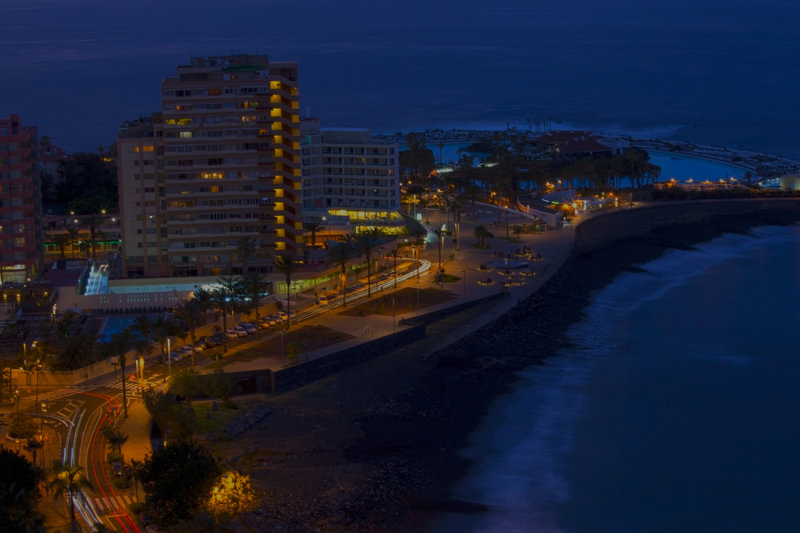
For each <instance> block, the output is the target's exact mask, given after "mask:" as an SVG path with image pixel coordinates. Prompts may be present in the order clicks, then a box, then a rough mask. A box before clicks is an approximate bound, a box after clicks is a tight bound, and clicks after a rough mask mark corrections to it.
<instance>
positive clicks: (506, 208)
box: [506, 206, 508, 240]
mask: <svg viewBox="0 0 800 533" xmlns="http://www.w3.org/2000/svg"><path fill="white" fill-rule="evenodd" d="M506 240H508V206H506Z"/></svg>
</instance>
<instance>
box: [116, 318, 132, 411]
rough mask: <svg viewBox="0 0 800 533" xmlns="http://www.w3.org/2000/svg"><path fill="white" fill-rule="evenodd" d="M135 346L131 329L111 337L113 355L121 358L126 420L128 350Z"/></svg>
mask: <svg viewBox="0 0 800 533" xmlns="http://www.w3.org/2000/svg"><path fill="white" fill-rule="evenodd" d="M132 345H133V334H132V333H131V329H130V328H125V329H123V330H122V331H119V332H117V333H114V334H113V335H112V336H111V353H112V354H116V355H117V357H119V367H120V368H121V369H122V373H121V374H120V378H121V379H122V411H123V413H125V418H128V392H127V389H126V386H127V383H128V380H127V379H126V376H125V365H126V363H127V358H128V350H130V349H131V346H132Z"/></svg>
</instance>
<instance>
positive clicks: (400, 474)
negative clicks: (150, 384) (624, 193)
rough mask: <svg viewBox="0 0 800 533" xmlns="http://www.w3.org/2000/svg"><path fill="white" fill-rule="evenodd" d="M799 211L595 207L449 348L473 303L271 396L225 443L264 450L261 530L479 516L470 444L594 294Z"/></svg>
mask: <svg viewBox="0 0 800 533" xmlns="http://www.w3.org/2000/svg"><path fill="white" fill-rule="evenodd" d="M799 220H800V200H796V199H795V200H792V199H775V200H725V201H708V202H685V203H664V204H657V205H654V206H648V207H643V208H638V209H624V210H618V211H615V212H612V213H609V214H607V215H603V216H598V217H594V218H592V219H589V220H587V221H585V222H583V223H582V224H581V225H580V226H578V228H577V229H576V241H575V245H574V248H573V252H572V254H571V255H570V257H569V258H568V259H567V260H566V261H565V263H564V264H563V265H562V267H561V268H560V269H559V270H558V271H557V272H556V273H555V274H554V275H553V277H552V278H551V279H550V280H549V281H548V282H547V283H545V285H544V286H542V287H541V288H540V289H539V290H538V291H537V292H535V293H534V294H533V295H531V296H530V297H528V298H526V299H524V300H522V301H521V302H519V303H517V304H516V305H515V306H514V307H513V308H512V309H511V310H510V311H508V312H507V313H505V314H503V315H502V316H499V317H497V318H496V319H494V320H493V321H492V322H490V323H489V324H488V325H486V326H484V327H482V328H479V329H476V330H474V331H473V332H471V333H469V334H468V335H466V336H465V337H463V338H461V339H460V340H457V341H455V342H452V343H451V344H449V345H447V346H442V344H443V342H444V341H446V340H447V339H448V333H449V332H450V331H452V330H453V329H454V328H457V327H459V326H462V325H463V324H464V323H468V322H469V321H470V320H471V319H474V318H475V317H476V316H477V314H478V313H486V312H490V313H491V312H492V310H491V309H485V308H483V309H472V310H468V311H464V312H461V313H459V314H457V315H454V316H451V317H449V318H447V319H445V320H443V321H441V322H439V323H437V324H434V325H432V326H430V327H429V328H428V336H427V338H426V339H424V340H422V341H420V342H417V343H415V344H412V345H409V346H405V347H402V348H400V349H398V350H397V351H395V352H393V353H391V354H388V355H386V356H382V357H379V358H376V359H374V360H372V361H369V362H367V363H364V364H361V365H359V366H356V367H353V368H351V369H348V370H346V371H343V372H341V373H339V374H337V375H335V376H332V377H330V378H327V379H325V380H322V381H320V382H318V383H315V384H313V385H310V386H308V387H305V388H303V389H300V390H298V391H295V392H293V393H290V394H286V395H284V396H281V397H280V398H277V399H274V400H270V401H271V402H272V403H273V406H274V411H273V413H272V415H271V416H270V417H268V418H267V419H266V420H265V421H263V422H262V423H260V424H259V425H258V426H257V427H255V428H253V429H252V430H250V431H248V432H247V433H245V434H244V435H242V436H241V437H240V438H238V439H237V440H235V441H231V442H227V443H221V444H220V448H221V451H222V452H223V453H225V454H226V455H229V456H234V457H235V456H238V455H241V453H242V452H243V451H244V450H246V449H251V450H252V449H256V450H257V453H256V458H255V461H254V463H253V468H252V475H253V478H254V480H255V482H256V483H257V484H258V485H259V487H261V488H262V489H263V490H264V493H265V496H266V498H265V503H264V505H263V506H262V508H261V509H259V510H258V511H257V512H255V513H253V514H251V515H250V516H249V517H248V521H249V522H250V523H251V524H252V525H253V526H254V527H255V528H256V530H259V531H271V530H278V529H279V530H281V531H409V530H411V531H425V530H426V529H427V528H428V524H430V521H431V520H432V519H433V518H435V517H436V515H437V513H440V512H457V513H458V512H460V513H467V514H474V513H480V512H482V507H481V506H480V505H476V504H473V503H471V502H460V501H453V500H452V499H450V498H449V487H450V486H451V485H452V484H453V482H454V481H455V480H457V479H458V478H459V477H460V476H461V475H462V474H463V473H464V472H465V470H466V468H467V467H468V464H466V462H465V460H464V459H462V458H460V457H459V455H458V450H460V449H462V448H463V447H464V446H465V445H466V444H467V443H468V437H469V434H470V432H471V431H473V430H474V429H475V428H476V427H477V426H478V424H479V422H480V420H481V417H482V415H483V413H484V412H485V411H486V409H487V407H488V406H489V405H490V403H491V401H492V400H493V399H494V398H496V397H497V396H499V395H500V394H502V393H504V392H506V391H508V390H509V387H510V386H512V385H513V383H514V382H515V380H516V377H515V372H516V371H518V370H521V369H523V368H526V367H528V366H530V365H535V364H537V363H541V362H542V361H544V360H545V359H546V358H548V357H552V356H554V355H555V354H556V353H557V352H558V350H559V349H560V348H561V347H563V346H564V345H565V342H566V341H565V336H564V334H565V332H566V330H567V328H568V327H569V326H570V325H571V324H573V323H574V322H576V321H578V320H579V319H580V318H581V314H582V312H583V308H584V307H585V305H586V304H587V302H588V300H589V297H590V294H591V293H592V291H594V290H597V289H599V288H601V287H603V286H604V285H606V284H607V283H609V282H610V281H611V280H612V279H613V278H614V277H615V276H616V275H617V274H618V273H620V272H622V271H625V270H627V269H632V268H636V267H635V265H636V264H640V263H644V262H646V261H649V260H651V259H653V258H656V257H658V256H659V255H661V254H662V253H664V252H665V251H666V250H667V249H669V248H686V247H691V246H692V245H694V244H696V243H699V242H704V241H707V240H710V239H712V238H714V237H717V236H719V235H721V234H723V233H737V232H746V231H748V229H749V228H752V227H756V226H763V225H783V224H791V223H796V222H797V221H799Z"/></svg>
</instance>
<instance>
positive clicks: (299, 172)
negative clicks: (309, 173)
mask: <svg viewBox="0 0 800 533" xmlns="http://www.w3.org/2000/svg"><path fill="white" fill-rule="evenodd" d="M292 175H293V176H297V177H298V178H299V177H300V176H302V175H303V172H302V171H301V170H300V169H299V168H296V169H294V170H293V171H292Z"/></svg>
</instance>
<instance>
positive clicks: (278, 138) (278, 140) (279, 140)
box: [272, 135, 283, 144]
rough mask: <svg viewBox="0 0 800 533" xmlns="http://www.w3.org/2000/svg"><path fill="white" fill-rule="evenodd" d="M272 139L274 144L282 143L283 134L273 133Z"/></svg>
mask: <svg viewBox="0 0 800 533" xmlns="http://www.w3.org/2000/svg"><path fill="white" fill-rule="evenodd" d="M272 141H273V142H274V143H275V144H283V136H282V135H273V136H272Z"/></svg>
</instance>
